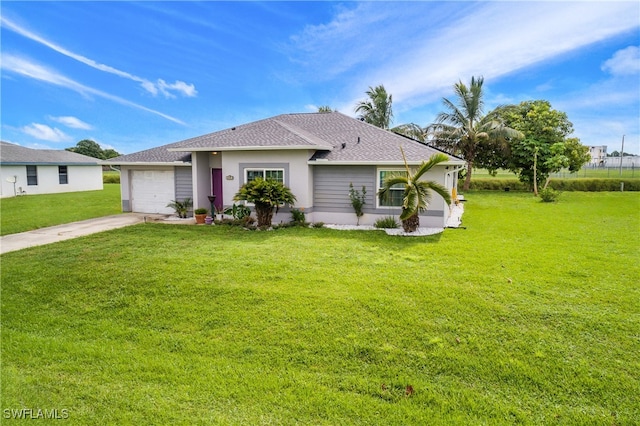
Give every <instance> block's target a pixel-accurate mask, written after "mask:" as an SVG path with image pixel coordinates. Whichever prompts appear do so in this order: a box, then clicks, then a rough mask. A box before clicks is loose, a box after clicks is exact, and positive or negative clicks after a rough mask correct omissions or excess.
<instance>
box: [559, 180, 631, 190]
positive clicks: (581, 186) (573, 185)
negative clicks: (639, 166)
mask: <svg viewBox="0 0 640 426" xmlns="http://www.w3.org/2000/svg"><path fill="white" fill-rule="evenodd" d="M622 182H624V190H625V191H640V180H639V179H616V178H606V179H605V178H600V179H597V178H596V179H551V181H550V182H549V187H551V188H553V189H556V190H558V191H587V192H598V191H620V184H621V183H622Z"/></svg>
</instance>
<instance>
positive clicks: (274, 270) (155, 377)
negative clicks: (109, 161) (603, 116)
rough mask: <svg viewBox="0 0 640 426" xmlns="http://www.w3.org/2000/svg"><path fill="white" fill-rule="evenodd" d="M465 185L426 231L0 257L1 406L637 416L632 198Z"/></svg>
mask: <svg viewBox="0 0 640 426" xmlns="http://www.w3.org/2000/svg"><path fill="white" fill-rule="evenodd" d="M465 195H466V197H467V198H468V200H469V201H468V202H467V204H466V206H465V207H466V213H465V216H464V218H463V220H464V225H465V226H466V227H467V229H448V230H446V231H445V232H444V234H442V235H439V236H431V237H427V238H403V237H389V236H387V235H385V234H384V233H382V232H379V231H376V232H364V231H335V230H329V229H301V228H287V229H280V230H277V231H263V232H261V231H253V232H252V231H244V230H241V229H237V228H228V227H224V226H216V227H206V226H199V227H196V226H176V225H163V224H151V223H149V224H140V225H136V226H133V227H129V228H123V229H119V230H114V231H110V232H105V233H101V234H96V235H92V236H88V237H83V238H80V239H76V240H69V241H65V242H62V243H58V244H54V245H49V246H44V247H38V248H31V249H27V250H23V251H19V252H12V253H7V254H4V255H2V271H1V273H2V300H1V303H2V306H1V308H2V311H1V312H2V336H1V343H2V364H1V379H2V383H1V389H0V390H1V392H0V393H1V405H2V409H3V410H7V409H21V408H27V409H33V410H37V409H42V410H44V409H48V410H51V409H57V410H58V411H60V410H63V409H64V410H68V411H67V413H68V419H66V420H65V421H64V423H65V424H72V425H86V424H114V425H116V424H117V425H120V424H136V425H138V424H185V425H210V424H222V425H228V424H231V425H233V424H238V425H240V424H242V425H245V424H315V425H338V424H340V425H343V424H362V425H364V424H384V425H417V424H430V425H440V424H441V425H449V424H461V425H468V424H473V425H475V424H491V425H494V424H504V425H512V424H531V425H540V424H579V425H631V424H638V423H639V422H640V404H638V394H639V391H640V374H639V373H638V372H639V371H640V357H639V356H638V354H639V353H640V331H639V330H640V289H639V287H638V282H639V281H640V262H639V260H640V259H639V248H640V232H639V231H640V217H639V212H640V194H638V193H578V192H570V193H564V194H562V196H561V198H560V202H559V203H555V204H544V203H540V202H539V201H537V200H536V199H534V198H533V197H532V196H531V195H530V194H527V193H502V192H494V193H473V192H468V193H466V194H465ZM4 413H6V411H4Z"/></svg>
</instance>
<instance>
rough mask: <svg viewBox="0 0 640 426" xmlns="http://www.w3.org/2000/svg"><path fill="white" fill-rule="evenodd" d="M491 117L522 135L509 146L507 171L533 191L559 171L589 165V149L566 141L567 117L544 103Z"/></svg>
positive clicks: (507, 108) (569, 127) (511, 107)
mask: <svg viewBox="0 0 640 426" xmlns="http://www.w3.org/2000/svg"><path fill="white" fill-rule="evenodd" d="M495 114H496V116H497V117H500V119H502V120H504V122H505V123H506V124H507V125H508V126H510V127H512V128H514V129H517V130H519V131H520V132H521V133H522V134H523V136H524V137H523V138H521V139H516V140H512V141H510V143H509V151H510V153H509V156H508V159H507V168H509V169H510V170H511V171H513V172H514V173H516V174H517V175H518V177H519V178H520V180H521V181H522V182H527V183H529V184H531V185H532V186H533V187H534V190H535V189H537V186H538V185H539V184H540V183H541V182H543V181H545V180H547V179H548V177H549V174H550V173H554V172H558V171H560V170H561V169H563V168H568V169H569V171H571V172H575V171H578V170H580V168H581V167H582V166H583V165H584V164H585V163H586V162H588V161H589V148H587V147H586V146H583V145H581V144H580V141H579V139H577V138H567V136H568V135H570V134H571V133H572V132H573V124H572V123H571V122H570V121H569V119H568V118H567V115H566V114H565V113H564V112H561V111H557V110H554V109H553V108H552V107H551V104H550V103H549V102H548V101H544V100H535V101H525V102H521V103H520V104H518V105H507V106H503V107H498V108H496V110H495Z"/></svg>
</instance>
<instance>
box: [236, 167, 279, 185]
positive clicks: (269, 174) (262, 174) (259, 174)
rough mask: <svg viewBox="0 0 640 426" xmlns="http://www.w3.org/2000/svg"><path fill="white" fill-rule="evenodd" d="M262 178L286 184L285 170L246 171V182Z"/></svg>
mask: <svg viewBox="0 0 640 426" xmlns="http://www.w3.org/2000/svg"><path fill="white" fill-rule="evenodd" d="M258 178H262V179H264V180H267V179H273V180H275V181H278V182H280V183H284V169H245V182H251V181H252V180H256V179H258Z"/></svg>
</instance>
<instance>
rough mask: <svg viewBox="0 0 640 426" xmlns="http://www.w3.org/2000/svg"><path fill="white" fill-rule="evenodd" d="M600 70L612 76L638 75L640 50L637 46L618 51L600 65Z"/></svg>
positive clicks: (639, 71) (639, 70)
mask: <svg viewBox="0 0 640 426" xmlns="http://www.w3.org/2000/svg"><path fill="white" fill-rule="evenodd" d="M602 70H603V71H607V72H609V73H611V74H612V75H614V76H618V75H634V74H638V73H640V48H639V47H638V46H629V47H627V48H625V49H622V50H618V51H617V52H616V53H614V54H613V56H612V57H611V58H610V59H608V60H606V61H605V62H604V64H602Z"/></svg>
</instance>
